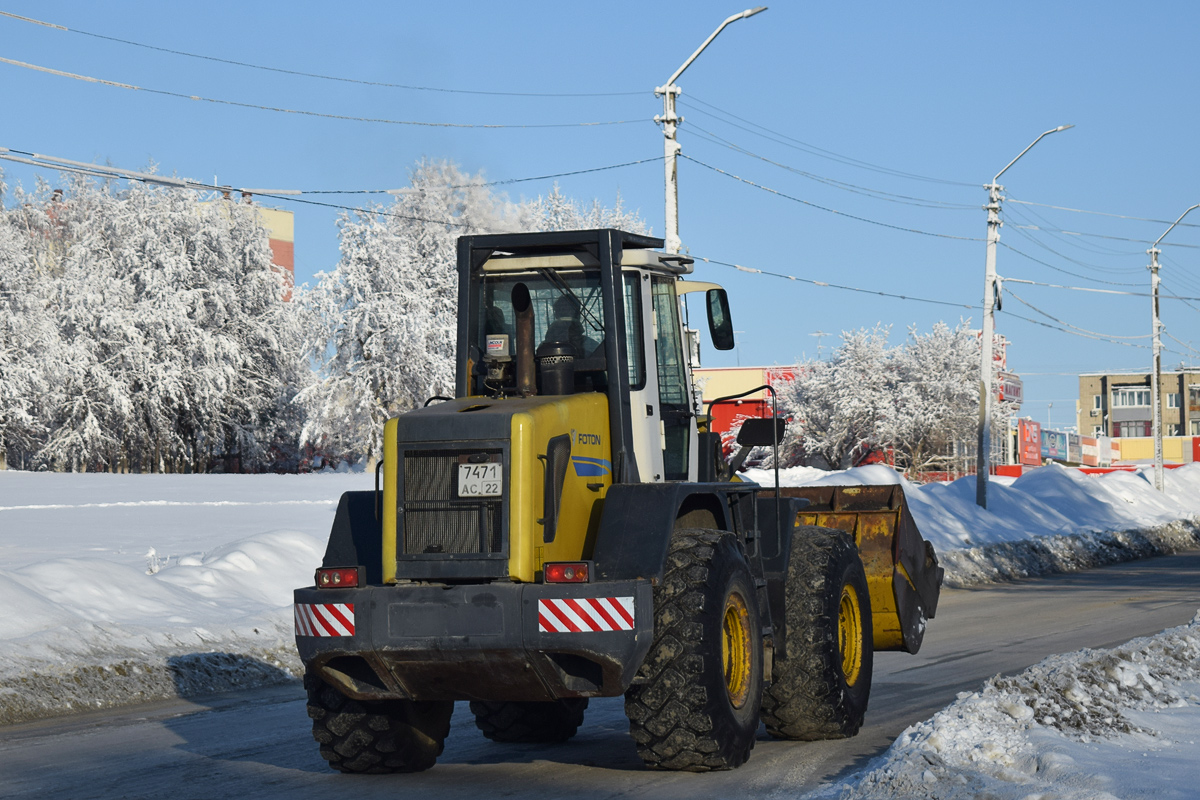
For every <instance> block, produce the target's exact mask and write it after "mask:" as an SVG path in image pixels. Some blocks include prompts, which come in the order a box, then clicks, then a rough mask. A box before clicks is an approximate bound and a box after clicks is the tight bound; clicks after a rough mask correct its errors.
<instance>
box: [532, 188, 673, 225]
mask: <svg viewBox="0 0 1200 800" xmlns="http://www.w3.org/2000/svg"><path fill="white" fill-rule="evenodd" d="M522 211H523V212H524V214H526V215H528V218H529V219H530V220H531V222H532V225H530V226H528V228H526V229H528V230H538V231H571V230H591V229H594V228H619V229H621V230H624V231H629V232H630V233H641V234H647V235H648V234H649V233H650V228H649V227H648V226H647V225H646V221H645V220H644V219H642V217H641V215H640V214H638V213H637V212H636V211H629V210H627V209H626V208H625V203H624V200H623V199H622V197H621V193H620V192H617V199H616V202H615V203H614V205H613V206H612V208H608V207H606V206H605V205H603V204H602V203H601V202H600V201H599V200H592V202H591V203H590V204H587V205H584V204H582V203H580V202H579V201H577V200H573V199H571V198H570V197H567V196H566V195H564V194H563V193H562V190H561V189H559V187H558V184H557V183H555V184H554V188H552V189H551V190H550V194H548V195H547V196H546V197H545V198H542V197H541V196H539V197H537V198H536V199H535V200H532V201H530V202H528V203H526V204H524V205H523V208H522Z"/></svg>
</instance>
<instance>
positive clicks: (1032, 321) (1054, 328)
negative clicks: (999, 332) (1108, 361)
mask: <svg viewBox="0 0 1200 800" xmlns="http://www.w3.org/2000/svg"><path fill="white" fill-rule="evenodd" d="M1001 313H1003V314H1005V315H1007V316H1009V317H1012V318H1013V319H1019V320H1021V321H1022V322H1028V323H1030V324H1031V325H1040V326H1041V327H1043V328H1049V329H1050V330H1052V331H1058V332H1059V333H1069V334H1071V335H1072V336H1081V337H1083V338H1084V339H1100V337H1096V336H1086V335H1084V334H1082V333H1076V332H1075V331H1072V330H1068V329H1067V328H1061V327H1059V326H1058V325H1051V324H1050V323H1048V322H1042V321H1041V320H1037V319H1031V318H1030V317H1026V316H1023V315H1021V314H1014V313H1013V312H1011V311H1004V312H1001ZM1103 341H1107V342H1108V343H1109V344H1119V345H1124V346H1125V347H1136V348H1137V349H1139V350H1149V349H1151V348H1150V345H1148V344H1136V343H1134V342H1118V341H1114V340H1111V339H1103Z"/></svg>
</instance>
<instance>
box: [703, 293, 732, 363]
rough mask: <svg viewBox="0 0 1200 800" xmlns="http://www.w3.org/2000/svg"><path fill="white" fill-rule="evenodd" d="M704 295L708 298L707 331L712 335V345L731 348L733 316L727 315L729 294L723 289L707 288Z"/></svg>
mask: <svg viewBox="0 0 1200 800" xmlns="http://www.w3.org/2000/svg"><path fill="white" fill-rule="evenodd" d="M705 296H706V298H707V300H708V332H709V334H710V335H711V336H712V342H713V347H715V348H717V349H718V350H732V349H733V318H732V317H730V316H729V296H728V295H726V294H725V290H724V289H709V290H708V291H707V292H706V293H705Z"/></svg>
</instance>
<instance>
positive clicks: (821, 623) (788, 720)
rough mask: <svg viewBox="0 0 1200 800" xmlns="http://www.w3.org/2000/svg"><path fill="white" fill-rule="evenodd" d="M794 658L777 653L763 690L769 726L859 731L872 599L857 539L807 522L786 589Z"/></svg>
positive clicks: (811, 733)
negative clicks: (770, 676) (768, 680)
mask: <svg viewBox="0 0 1200 800" xmlns="http://www.w3.org/2000/svg"><path fill="white" fill-rule="evenodd" d="M784 601H785V619H784V622H785V625H786V646H787V654H786V657H782V658H781V657H780V654H779V652H778V651H776V653H775V662H774V675H773V677H774V681H773V682H772V684H771V686H770V687H769V688H768V689H767V690H766V691H765V692H763V702H762V716H763V722H764V723H766V726H767V732H768V733H770V734H771V735H772V736H775V737H777V738H780V739H800V740H805V741H813V740H818V739H843V738H846V737H848V736H853V735H854V734H856V733H858V729H859V728H860V727H862V723H863V717H864V716H865V715H866V711H867V700H868V698H869V697H870V694H871V670H872V665H873V661H874V658H873V656H874V651H873V648H872V641H871V638H872V627H871V602H870V598H869V597H868V594H867V577H866V573H865V572H864V571H863V565H862V560H861V559H860V558H859V556H858V549H857V548H856V547H855V546H854V539H853V538H851V537H850V535H849V534H847V533H844V532H842V531H837V530H832V529H830V528H819V527H816V526H802V527H798V528H796V529H795V531H794V533H793V535H792V554H791V561H790V562H789V563H788V571H787V577H786V585H785V587H784Z"/></svg>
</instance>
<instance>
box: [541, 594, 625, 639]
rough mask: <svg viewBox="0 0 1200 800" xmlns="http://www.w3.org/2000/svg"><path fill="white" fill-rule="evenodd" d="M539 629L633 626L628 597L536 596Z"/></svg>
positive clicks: (564, 630) (588, 629) (580, 630)
mask: <svg viewBox="0 0 1200 800" xmlns="http://www.w3.org/2000/svg"><path fill="white" fill-rule="evenodd" d="M538 630H539V631H541V632H542V633H585V632H591V631H631V630H633V598H632V597H571V598H562V599H557V600H538Z"/></svg>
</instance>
